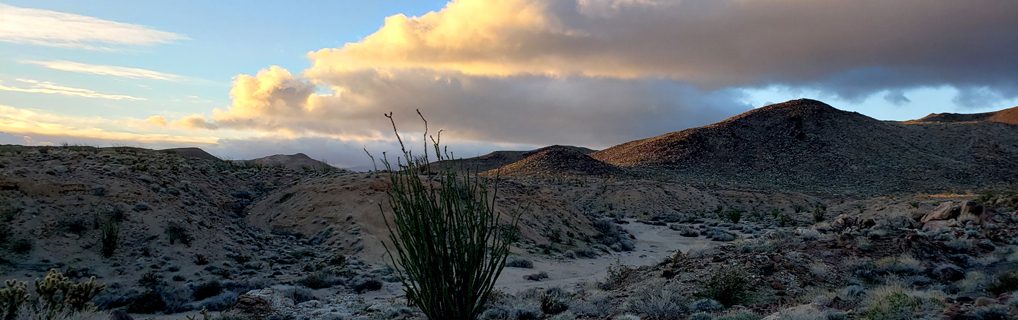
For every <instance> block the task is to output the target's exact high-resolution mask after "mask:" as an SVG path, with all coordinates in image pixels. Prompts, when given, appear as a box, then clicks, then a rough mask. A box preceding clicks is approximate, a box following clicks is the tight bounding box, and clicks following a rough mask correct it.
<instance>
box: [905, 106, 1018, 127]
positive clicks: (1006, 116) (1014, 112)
mask: <svg viewBox="0 0 1018 320" xmlns="http://www.w3.org/2000/svg"><path fill="white" fill-rule="evenodd" d="M971 121H981V122H997V123H1006V124H1013V125H1018V107H1014V108H1010V109H1004V110H1000V111H996V112H985V113H972V114H963V113H931V114H930V115H928V116H925V117H923V118H921V119H917V120H913V121H910V122H912V123H921V122H938V123H949V122H971Z"/></svg>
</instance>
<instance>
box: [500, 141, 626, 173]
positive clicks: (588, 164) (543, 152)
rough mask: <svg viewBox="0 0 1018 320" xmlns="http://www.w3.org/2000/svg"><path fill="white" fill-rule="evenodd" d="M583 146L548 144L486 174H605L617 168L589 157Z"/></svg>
mask: <svg viewBox="0 0 1018 320" xmlns="http://www.w3.org/2000/svg"><path fill="white" fill-rule="evenodd" d="M584 151H587V150H585V149H584V148H578V147H570V146H558V145H555V146H550V147H544V148H541V149H537V150H534V151H531V152H527V153H525V154H524V155H523V157H522V158H521V159H520V160H517V161H514V162H512V163H510V164H507V165H504V166H502V167H500V168H498V169H497V170H489V171H488V174H499V175H503V176H553V175H605V174H611V173H614V172H617V171H618V169H617V168H615V167H613V166H611V165H608V164H605V163H603V162H601V161H598V160H596V159H594V158H591V157H590V156H589V155H588V154H589V152H584Z"/></svg>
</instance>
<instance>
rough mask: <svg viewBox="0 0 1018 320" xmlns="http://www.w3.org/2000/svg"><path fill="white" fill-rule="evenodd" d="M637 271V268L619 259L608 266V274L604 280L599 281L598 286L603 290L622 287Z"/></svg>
mask: <svg viewBox="0 0 1018 320" xmlns="http://www.w3.org/2000/svg"><path fill="white" fill-rule="evenodd" d="M635 271H636V269H634V268H632V267H630V266H627V265H624V264H622V262H621V261H619V260H615V263H612V264H611V265H609V266H608V276H607V277H605V279H604V281H602V282H599V283H598V284H597V286H598V287H599V288H601V289H602V290H616V289H621V288H622V287H624V286H625V285H626V281H627V280H628V279H629V277H630V276H632V275H633V274H634V273H635Z"/></svg>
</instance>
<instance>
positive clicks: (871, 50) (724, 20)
mask: <svg viewBox="0 0 1018 320" xmlns="http://www.w3.org/2000/svg"><path fill="white" fill-rule="evenodd" d="M1015 19H1018V2H1014V1H998V0H974V1H947V0H939V1H938V0H935V1H927V0H902V1H854V0H835V1H801V0H772V1H742V0H720V1H653V0H643V1H633V0H627V1H620V0H614V1H610V0H609V1H602V0H561V1H539V0H509V1H470V0H461V1H453V2H451V3H449V4H448V5H447V6H446V7H445V8H444V9H442V10H441V11H438V12H432V13H428V14H426V15H423V16H421V17H406V16H403V15H396V16H392V17H389V18H388V19H386V21H385V24H384V25H383V26H382V27H381V29H379V30H378V31H377V32H375V33H374V34H372V35H370V36H368V37H366V38H365V39H364V40H363V41H360V42H357V43H349V44H346V45H345V46H343V47H341V48H334V49H323V50H319V51H316V52H313V53H311V54H310V57H311V59H312V60H313V61H314V66H313V67H312V68H311V69H310V70H309V71H308V74H309V75H310V76H311V77H312V78H318V77H324V76H328V75H329V74H333V73H337V72H344V71H350V70H355V69H363V68H427V69H442V70H456V71H460V72H464V73H467V74H471V75H496V76H505V75H518V74H550V75H587V76H603V77H621V78H635V77H663V78H669V79H675V80H680V81H685V82H689V83H693V84H696V85H699V86H706V87H711V88H717V87H727V86H759V85H762V84H766V85H774V84H788V85H797V86H798V85H803V86H815V87H820V88H822V89H824V90H829V91H832V92H834V93H838V94H841V95H843V96H845V97H847V98H857V97H858V96H859V95H868V94H871V93H874V92H879V91H883V90H886V89H889V88H890V87H894V88H902V87H918V86H940V85H954V86H959V87H964V86H971V85H977V86H986V87H991V88H994V89H996V90H1004V91H1007V93H1008V94H1009V95H1016V94H1018V89H1015V88H1016V87H1018V82H1016V80H1015V78H1014V77H1013V75H1012V74H1011V72H1010V70H1018V59H1014V57H1015V56H1018V33H1015V32H1013V31H1012V29H1014V21H1015Z"/></svg>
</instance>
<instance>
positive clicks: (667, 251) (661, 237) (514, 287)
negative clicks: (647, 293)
mask: <svg viewBox="0 0 1018 320" xmlns="http://www.w3.org/2000/svg"><path fill="white" fill-rule="evenodd" d="M622 227H623V228H624V229H626V231H628V232H629V233H630V234H632V235H633V236H635V237H636V250H633V251H631V252H621V253H614V254H611V255H603V256H599V257H597V258H594V259H575V260H555V259H548V258H532V259H530V260H531V261H533V262H534V268H533V269H522V268H505V270H503V271H502V275H501V276H500V277H499V278H498V282H496V286H497V288H498V289H500V290H503V291H506V292H519V291H523V290H526V289H530V288H551V287H562V288H566V289H568V288H571V287H573V286H575V285H577V284H580V283H584V282H595V281H600V280H602V279H604V278H605V276H606V275H607V271H608V267H609V266H610V265H612V264H613V263H616V262H620V263H622V264H625V265H628V266H644V265H652V264H656V263H659V262H661V261H663V260H664V259H665V258H667V257H669V256H671V255H672V253H674V252H675V251H676V250H682V252H689V250H691V249H702V248H707V247H711V246H715V245H718V244H720V243H721V242H716V241H710V240H707V239H705V238H703V237H695V238H691V237H683V236H681V235H679V232H678V231H675V230H672V229H669V228H668V227H667V226H654V225H648V224H643V223H638V222H634V221H630V223H628V224H624V225H622ZM538 272H547V273H548V279H545V280H544V281H530V280H526V279H524V278H523V276H525V275H528V274H534V273H538Z"/></svg>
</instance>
